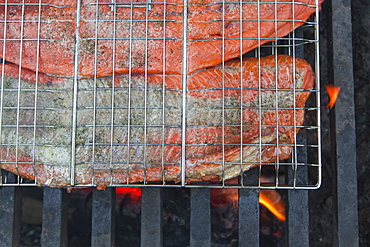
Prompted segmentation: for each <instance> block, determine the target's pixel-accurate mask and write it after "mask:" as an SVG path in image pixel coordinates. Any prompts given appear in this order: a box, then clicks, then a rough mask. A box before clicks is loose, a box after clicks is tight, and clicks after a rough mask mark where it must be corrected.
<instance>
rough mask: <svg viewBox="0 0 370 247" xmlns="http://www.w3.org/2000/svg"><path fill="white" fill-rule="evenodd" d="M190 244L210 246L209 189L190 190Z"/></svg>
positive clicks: (192, 246) (195, 246)
mask: <svg viewBox="0 0 370 247" xmlns="http://www.w3.org/2000/svg"><path fill="white" fill-rule="evenodd" d="M190 246H191V247H197V246H211V207H210V189H208V188H193V189H192V190H191V191H190Z"/></svg>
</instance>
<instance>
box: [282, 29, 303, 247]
mask: <svg viewBox="0 0 370 247" xmlns="http://www.w3.org/2000/svg"><path fill="white" fill-rule="evenodd" d="M293 35H294V36H295V37H297V38H303V31H302V30H301V29H298V30H296V31H293ZM293 42H294V39H293ZM293 52H294V54H293V56H296V57H299V58H304V57H305V54H304V47H303V46H298V47H296V49H295V50H293ZM306 119H307V118H306ZM306 121H307V120H306ZM306 133H307V132H306V130H305V129H304V130H301V131H300V132H299V135H297V136H296V142H295V143H300V144H303V146H297V145H295V148H294V152H293V156H292V158H293V159H295V163H304V164H307V162H308V160H307V148H306V145H307V135H306ZM298 153H299V155H297V154H298ZM286 173H287V176H286V177H287V180H288V184H292V185H293V186H299V185H301V184H307V182H308V174H307V173H308V169H307V167H306V166H297V165H293V166H291V167H288V168H287V171H286ZM286 205H287V206H286V207H287V209H286V212H287V216H286V220H287V233H286V234H287V242H288V246H301V247H308V246H309V229H308V228H309V210H308V191H307V190H289V191H288V199H287V202H286Z"/></svg>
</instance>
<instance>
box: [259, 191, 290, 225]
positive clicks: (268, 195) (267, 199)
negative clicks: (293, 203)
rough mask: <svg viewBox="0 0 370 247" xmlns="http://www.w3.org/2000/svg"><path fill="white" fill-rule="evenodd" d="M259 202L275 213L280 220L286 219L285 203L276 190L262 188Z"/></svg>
mask: <svg viewBox="0 0 370 247" xmlns="http://www.w3.org/2000/svg"><path fill="white" fill-rule="evenodd" d="M259 202H260V203H261V204H262V205H263V206H265V207H266V208H267V209H268V210H269V211H270V212H271V213H273V214H274V215H275V216H276V217H277V218H278V219H279V220H283V221H285V204H284V201H283V200H282V199H281V196H280V194H279V193H278V192H277V191H275V190H261V191H260V198H259Z"/></svg>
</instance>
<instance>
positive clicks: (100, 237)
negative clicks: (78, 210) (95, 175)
mask: <svg viewBox="0 0 370 247" xmlns="http://www.w3.org/2000/svg"><path fill="white" fill-rule="evenodd" d="M115 197H116V190H115V188H107V189H105V190H104V191H99V190H97V189H93V192H92V222H91V246H94V247H95V246H96V247H98V246H115V205H116V200H115Z"/></svg>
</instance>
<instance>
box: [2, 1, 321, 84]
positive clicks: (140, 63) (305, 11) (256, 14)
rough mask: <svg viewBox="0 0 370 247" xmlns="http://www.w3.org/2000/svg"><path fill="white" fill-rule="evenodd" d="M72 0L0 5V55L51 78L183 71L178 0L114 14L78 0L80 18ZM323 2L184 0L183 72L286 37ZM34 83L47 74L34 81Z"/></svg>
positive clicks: (121, 9)
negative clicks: (186, 21) (185, 22)
mask: <svg viewBox="0 0 370 247" xmlns="http://www.w3.org/2000/svg"><path fill="white" fill-rule="evenodd" d="M4 2H5V1H4V0H0V3H4ZM77 2H78V1H68V0H65V1H60V0H58V1H56V0H47V1H42V5H41V12H40V11H39V0H28V1H27V5H22V4H20V3H22V1H21V0H8V1H7V4H6V6H5V5H0V56H3V54H4V57H2V58H3V59H5V60H6V61H8V62H11V63H13V64H15V65H19V66H21V67H22V68H25V69H29V70H31V71H36V70H37V71H38V72H41V73H45V74H47V75H49V76H50V75H59V76H73V73H74V68H75V66H77V67H78V76H80V77H93V76H98V77H102V76H110V75H112V74H113V73H114V74H115V75H118V74H127V73H128V72H129V71H131V72H132V73H144V71H145V69H147V71H146V72H147V73H148V74H162V73H163V72H165V74H177V75H179V74H181V72H182V59H183V56H182V54H183V51H182V49H183V45H184V44H183V43H182V42H183V27H184V24H183V16H182V15H183V1H182V0H181V1H180V0H171V1H167V2H166V4H163V2H162V1H159V0H153V1H151V2H152V7H151V9H150V10H148V11H147V10H146V9H145V8H139V7H134V8H133V9H132V13H131V8H127V7H117V8H116V10H115V11H112V9H111V6H110V5H109V4H100V5H98V6H97V4H96V0H83V1H81V11H80V13H79V14H78V15H77V6H76V4H77ZM98 2H99V3H107V1H98ZM108 2H109V1H108ZM316 2H317V3H318V4H319V6H316V5H315V4H316ZM322 2H323V0H319V1H316V0H297V1H294V2H292V1H291V0H277V1H275V2H274V1H270V0H261V1H256V0H255V1H248V2H243V3H239V2H238V3H235V1H225V3H224V4H222V3H221V2H220V1H215V0H189V1H188V23H187V25H186V26H187V41H188V42H187V50H188V53H187V58H188V74H191V73H193V72H195V71H197V70H199V69H203V68H208V67H212V66H215V65H217V64H220V63H221V62H222V61H227V60H229V59H232V58H236V57H240V55H241V54H244V53H247V52H248V51H251V50H253V49H254V48H256V47H257V46H260V45H262V44H264V43H266V42H269V41H272V40H275V39H276V38H279V37H284V36H286V35H287V34H289V33H290V32H292V31H293V30H294V29H295V28H297V27H299V26H301V25H303V23H304V22H305V21H306V20H307V19H308V18H309V16H310V15H311V14H313V13H314V12H315V11H316V9H317V7H320V5H321V3H322ZM12 3H18V4H14V5H12ZM149 4H150V3H149ZM22 11H24V15H23V18H22ZM114 13H116V15H114ZM293 13H294V16H292V15H293ZM39 16H40V17H41V18H40V22H39V20H38V19H39ZM223 18H224V21H222V19H223ZM240 18H242V19H243V21H242V23H240ZM258 19H259V20H261V21H258ZM114 20H115V21H116V23H115V25H114V24H113V22H114ZM131 20H132V21H131ZM292 20H294V21H292ZM22 22H23V26H22ZM39 24H40V27H39ZM77 26H78V27H79V28H78V31H77ZM5 28H6V36H4V30H5ZM114 28H115V29H114ZM22 30H23V31H22ZM21 32H22V33H21ZM38 34H39V35H38ZM76 34H77V35H78V39H76ZM240 38H242V40H240ZM77 40H78V42H77ZM4 41H5V45H4ZM241 43H242V44H241ZM4 47H5V53H3V52H4V51H3V48H4ZM21 48H22V49H21ZM21 51H22V52H21ZM38 51H39V52H38ZM77 51H78V54H77V55H78V56H77V57H78V61H76V63H77V64H75V53H76V52H77ZM20 53H22V54H20ZM222 54H224V57H223V56H222ZM6 66H8V65H6ZM5 72H6V71H5ZM39 82H40V83H42V82H49V79H48V78H39Z"/></svg>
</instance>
